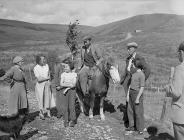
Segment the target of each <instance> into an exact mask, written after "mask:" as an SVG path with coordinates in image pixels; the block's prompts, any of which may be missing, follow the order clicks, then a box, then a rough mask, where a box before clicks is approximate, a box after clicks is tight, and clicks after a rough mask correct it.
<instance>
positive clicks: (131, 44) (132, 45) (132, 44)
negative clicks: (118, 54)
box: [127, 42, 138, 49]
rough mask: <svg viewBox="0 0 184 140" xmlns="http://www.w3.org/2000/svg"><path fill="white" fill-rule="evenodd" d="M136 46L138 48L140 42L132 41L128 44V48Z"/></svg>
mask: <svg viewBox="0 0 184 140" xmlns="http://www.w3.org/2000/svg"><path fill="white" fill-rule="evenodd" d="M131 47H134V48H136V49H137V48H138V44H137V43H136V42H130V43H128V44H127V49H129V48H131Z"/></svg>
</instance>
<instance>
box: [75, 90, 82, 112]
mask: <svg viewBox="0 0 184 140" xmlns="http://www.w3.org/2000/svg"><path fill="white" fill-rule="evenodd" d="M76 95H77V98H78V101H79V105H80V110H81V113H82V114H84V102H83V97H82V93H81V92H80V93H79V92H77V94H76Z"/></svg>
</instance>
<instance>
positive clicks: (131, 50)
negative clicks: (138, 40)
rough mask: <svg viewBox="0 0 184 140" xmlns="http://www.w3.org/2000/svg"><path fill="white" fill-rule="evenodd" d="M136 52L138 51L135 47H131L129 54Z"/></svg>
mask: <svg viewBox="0 0 184 140" xmlns="http://www.w3.org/2000/svg"><path fill="white" fill-rule="evenodd" d="M135 51H136V49H135V48H134V47H130V48H129V49H128V54H129V55H132V54H133V53H134V52H135Z"/></svg>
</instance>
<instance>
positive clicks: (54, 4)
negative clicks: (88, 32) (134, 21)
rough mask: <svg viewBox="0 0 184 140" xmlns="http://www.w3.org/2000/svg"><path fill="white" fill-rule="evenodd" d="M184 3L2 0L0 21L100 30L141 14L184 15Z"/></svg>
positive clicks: (164, 0) (162, 0)
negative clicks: (101, 26) (71, 23)
mask: <svg viewBox="0 0 184 140" xmlns="http://www.w3.org/2000/svg"><path fill="white" fill-rule="evenodd" d="M183 5H184V0H0V18H2V19H11V20H19V21H25V22H31V23H49V24H68V23H70V22H74V21H75V20H79V21H80V24H82V25H89V26H98V25H103V24H107V23H111V22H114V21H118V20H122V19H125V18H128V17H132V16H135V15H140V14H151V13H169V14H178V15H184V8H183Z"/></svg>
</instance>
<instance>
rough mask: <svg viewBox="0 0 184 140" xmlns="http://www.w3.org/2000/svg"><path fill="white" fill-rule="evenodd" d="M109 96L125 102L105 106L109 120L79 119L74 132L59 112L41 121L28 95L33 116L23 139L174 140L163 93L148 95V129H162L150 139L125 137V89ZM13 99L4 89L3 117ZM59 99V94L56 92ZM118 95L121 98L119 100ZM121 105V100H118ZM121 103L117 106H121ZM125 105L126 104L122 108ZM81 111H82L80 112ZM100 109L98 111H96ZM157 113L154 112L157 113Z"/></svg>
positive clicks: (0, 90)
mask: <svg viewBox="0 0 184 140" xmlns="http://www.w3.org/2000/svg"><path fill="white" fill-rule="evenodd" d="M110 90H111V92H109V93H108V97H107V99H108V100H111V98H112V97H113V96H115V97H116V98H113V100H115V99H121V103H120V105H119V107H118V109H117V110H116V108H115V107H114V106H113V105H112V104H111V102H113V101H112V100H111V102H110V103H107V102H106V103H105V110H106V111H105V116H106V120H105V121H101V120H100V117H99V112H98V111H97V112H96V115H95V117H94V120H89V118H88V117H87V116H83V115H79V117H78V123H77V125H76V126H75V127H74V128H64V126H63V119H62V118H61V119H57V118H56V111H55V109H53V110H52V115H53V117H52V118H51V119H46V120H45V121H43V120H40V119H39V117H38V116H37V115H38V104H37V101H36V97H35V94H34V92H31V93H30V94H29V95H28V99H29V105H30V114H29V119H28V120H29V121H28V123H26V125H25V126H24V127H23V130H22V131H21V138H22V139H27V140H61V139H62V140H143V139H147V140H166V139H167V140H173V133H172V124H171V123H170V121H169V120H168V118H167V119H166V120H164V121H160V116H161V111H162V105H163V100H162V99H163V94H162V93H148V92H145V96H144V97H145V102H144V110H145V115H144V116H145V120H146V123H145V127H154V128H157V129H158V132H157V134H156V135H155V136H151V135H149V134H148V133H147V132H145V133H144V135H142V136H134V135H133V136H125V135H124V130H125V127H124V124H123V110H124V107H123V106H124V105H123V104H124V102H125V98H124V95H123V94H119V93H123V92H122V89H121V87H119V88H116V89H115V90H116V91H114V93H113V95H112V91H113V87H111V89H110ZM8 95H9V87H7V86H0V97H1V98H0V102H1V105H0V110H1V114H5V113H6V112H7V99H8ZM54 95H55V92H54ZM117 95H118V96H117ZM117 101H120V100H117ZM117 101H115V102H116V104H117ZM122 103H123V104H122ZM76 109H77V110H78V108H76ZM96 109H98V108H96ZM153 110H154V111H153Z"/></svg>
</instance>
